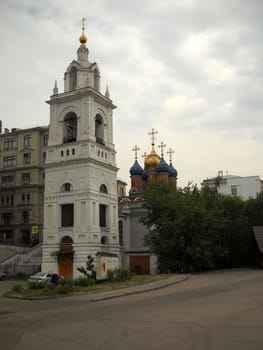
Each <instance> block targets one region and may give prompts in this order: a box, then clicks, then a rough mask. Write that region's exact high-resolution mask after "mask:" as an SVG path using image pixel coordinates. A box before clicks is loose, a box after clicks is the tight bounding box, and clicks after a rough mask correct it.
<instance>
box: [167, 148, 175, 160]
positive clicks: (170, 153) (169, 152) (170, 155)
mask: <svg viewBox="0 0 263 350" xmlns="http://www.w3.org/2000/svg"><path fill="white" fill-rule="evenodd" d="M173 153H174V151H173V150H172V149H171V148H169V151H168V152H167V154H169V157H170V163H172V154H173Z"/></svg>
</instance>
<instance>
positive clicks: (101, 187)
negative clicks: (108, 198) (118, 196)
mask: <svg viewBox="0 0 263 350" xmlns="http://www.w3.org/2000/svg"><path fill="white" fill-rule="evenodd" d="M100 192H101V193H108V190H107V187H106V185H104V184H102V185H101V186H100Z"/></svg>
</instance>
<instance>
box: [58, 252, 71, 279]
mask: <svg viewBox="0 0 263 350" xmlns="http://www.w3.org/2000/svg"><path fill="white" fill-rule="evenodd" d="M59 274H60V275H62V276H63V277H65V278H66V277H73V253H68V254H60V255H59Z"/></svg>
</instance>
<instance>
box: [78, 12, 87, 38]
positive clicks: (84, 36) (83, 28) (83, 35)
mask: <svg viewBox="0 0 263 350" xmlns="http://www.w3.org/2000/svg"><path fill="white" fill-rule="evenodd" d="M84 23H85V18H84V17H83V18H82V34H81V36H80V37H79V42H80V43H81V45H85V44H86V42H87V40H88V39H87V37H86V35H85V27H84Z"/></svg>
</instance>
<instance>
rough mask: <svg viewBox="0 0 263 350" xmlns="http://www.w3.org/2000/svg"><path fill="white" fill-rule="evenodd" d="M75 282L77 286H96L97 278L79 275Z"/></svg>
mask: <svg viewBox="0 0 263 350" xmlns="http://www.w3.org/2000/svg"><path fill="white" fill-rule="evenodd" d="M75 284H76V286H81V287H88V286H94V284H95V280H94V279H93V278H90V277H79V278H77V279H75Z"/></svg>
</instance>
